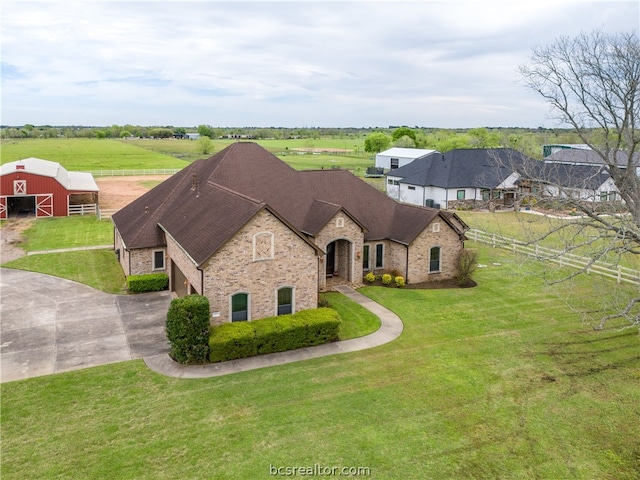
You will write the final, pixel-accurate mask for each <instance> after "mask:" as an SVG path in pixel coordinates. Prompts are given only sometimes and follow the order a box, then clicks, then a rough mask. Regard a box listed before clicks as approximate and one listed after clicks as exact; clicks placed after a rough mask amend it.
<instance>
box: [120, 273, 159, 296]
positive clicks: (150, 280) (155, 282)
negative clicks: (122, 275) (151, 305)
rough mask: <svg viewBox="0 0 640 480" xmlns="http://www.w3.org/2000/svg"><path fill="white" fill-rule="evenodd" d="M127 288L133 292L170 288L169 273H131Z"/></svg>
mask: <svg viewBox="0 0 640 480" xmlns="http://www.w3.org/2000/svg"><path fill="white" fill-rule="evenodd" d="M127 288H128V289H129V291H130V292H133V293H143V292H158V291H160V290H166V289H167V288H169V275H167V274H166V273H147V274H145V275H129V276H128V277H127Z"/></svg>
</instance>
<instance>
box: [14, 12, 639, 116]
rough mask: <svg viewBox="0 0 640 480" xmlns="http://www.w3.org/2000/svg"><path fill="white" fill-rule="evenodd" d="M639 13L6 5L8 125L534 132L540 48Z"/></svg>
mask: <svg viewBox="0 0 640 480" xmlns="http://www.w3.org/2000/svg"><path fill="white" fill-rule="evenodd" d="M639 12H640V6H639V5H638V3H637V2H635V1H622V2H607V1H604V2H593V1H578V0H574V1H566V0H565V1H561V0H560V1H549V0H540V1H536V2H511V3H505V2H473V1H462V0H459V1H458V0H456V1H449V2H428V1H421V2H416V1H414V2H304V1H298V2H252V3H248V2H217V1H213V2H206V1H199V2H153V1H142V2H140V1H139V2H124V1H103V2H102V1H99V2H95V1H94V2H62V1H48V2H42V3H35V2H29V1H26V2H25V1H19V2H18V1H12V0H10V1H9V2H5V5H4V7H3V15H2V32H3V38H2V41H3V52H2V63H3V69H2V83H3V93H2V112H3V113H2V123H4V124H23V123H34V124H47V123H48V124H63V123H74V124H80V123H89V124H105V125H106V124H113V123H141V124H149V125H151V124H162V125H168V124H173V125H197V124H199V123H209V124H212V125H221V126H227V125H255V126H263V125H264V126H296V125H303V124H304V125H316V126H348V125H354V126H376V125H379V126H384V125H389V124H399V123H401V124H409V125H429V126H442V127H455V126H461V127H464V126H479V125H488V126H492V125H496V126H538V125H541V124H543V123H544V122H545V118H546V112H547V107H546V106H545V105H544V104H542V103H541V102H535V99H534V97H532V95H531V93H530V92H527V91H526V90H525V89H524V87H523V86H522V85H521V84H519V83H518V82H517V79H518V77H517V73H516V68H517V66H518V65H519V64H521V63H523V62H526V60H527V55H528V53H529V52H530V51H531V49H532V47H534V46H535V45H538V44H546V43H550V42H551V41H553V39H554V38H555V37H557V36H559V35H575V34H577V33H579V32H580V31H581V30H584V31H590V30H593V29H597V28H601V29H604V30H607V31H622V30H624V31H628V30H631V29H636V30H637V27H638V14H639Z"/></svg>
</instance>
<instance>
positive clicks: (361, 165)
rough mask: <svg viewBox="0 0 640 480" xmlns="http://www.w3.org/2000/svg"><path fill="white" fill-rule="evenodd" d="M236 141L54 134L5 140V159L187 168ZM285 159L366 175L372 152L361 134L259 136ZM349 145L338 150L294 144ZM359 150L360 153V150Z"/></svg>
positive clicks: (299, 165) (86, 166) (85, 166)
mask: <svg viewBox="0 0 640 480" xmlns="http://www.w3.org/2000/svg"><path fill="white" fill-rule="evenodd" d="M233 142H234V140H214V141H213V145H214V151H213V152H212V153H211V154H208V155H203V154H200V153H198V151H197V146H198V142H197V141H194V140H176V139H136V140H112V139H93V138H88V139H87V138H70V139H66V138H65V139H63V138H54V139H23V140H4V141H3V142H2V157H1V158H2V163H7V162H11V161H14V160H19V159H22V158H28V157H36V158H42V159H45V160H51V161H54V162H58V163H60V164H61V165H62V166H64V167H65V168H66V169H67V170H77V171H98V170H142V169H165V168H166V169H173V168H183V167H185V166H186V165H187V164H189V163H190V162H192V161H195V160H198V159H200V158H207V157H209V156H211V155H213V154H215V153H216V152H219V151H220V150H222V149H224V148H225V147H227V146H228V145H230V144H231V143H233ZM256 143H258V144H260V145H262V146H264V147H265V148H266V149H267V150H269V151H270V152H271V153H273V154H275V155H277V156H278V157H279V158H280V159H281V160H283V161H285V162H287V163H288V164H289V165H291V166H292V167H293V168H295V169H297V170H309V169H318V170H319V169H322V168H332V167H339V168H344V169H348V170H351V171H352V172H353V173H355V174H356V175H358V176H364V173H365V171H366V169H367V167H370V166H373V160H371V159H370V155H369V154H365V153H364V147H363V144H364V140H363V138H362V139H355V140H354V139H348V141H347V140H343V139H318V140H312V139H305V140H303V139H300V140H293V139H292V140H256ZM297 148H300V149H311V148H315V149H327V150H343V149H345V150H349V151H347V152H342V153H339V154H334V153H331V152H322V151H317V152H315V153H311V152H303V151H297V150H295V149H297ZM356 152H357V153H356Z"/></svg>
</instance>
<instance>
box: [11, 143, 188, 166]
mask: <svg viewBox="0 0 640 480" xmlns="http://www.w3.org/2000/svg"><path fill="white" fill-rule="evenodd" d="M29 157H36V158H42V159H44V160H51V161H53V162H58V163H60V164H61V165H62V166H63V167H64V168H66V169H67V170H72V171H73V170H76V171H91V170H123V169H125V170H135V169H154V168H183V167H184V166H185V165H187V162H185V161H184V160H180V159H178V158H175V157H172V156H170V155H166V154H162V153H158V152H154V151H152V150H148V149H146V148H143V147H140V146H138V145H135V144H133V143H129V142H125V141H118V140H110V139H93V138H70V139H66V138H53V139H45V138H32V139H24V140H5V141H3V142H2V163H7V162H12V161H14V160H20V159H22V158H29Z"/></svg>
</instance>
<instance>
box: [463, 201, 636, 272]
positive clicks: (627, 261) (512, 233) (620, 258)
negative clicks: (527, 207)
mask: <svg viewBox="0 0 640 480" xmlns="http://www.w3.org/2000/svg"><path fill="white" fill-rule="evenodd" d="M456 214H457V215H458V216H459V217H460V218H462V220H464V222H466V223H467V224H468V225H469V226H470V227H472V228H477V229H479V230H484V231H486V232H488V233H495V234H496V235H501V236H504V237H508V238H513V239H516V240H520V241H523V242H527V241H532V240H534V239H541V240H540V241H538V242H536V243H538V244H540V245H541V246H544V247H548V248H553V249H557V250H563V249H567V251H570V252H571V253H575V254H576V255H583V256H589V257H591V256H593V255H594V252H597V251H598V250H599V249H600V248H601V247H602V241H594V239H595V238H597V237H598V236H599V235H601V233H600V232H597V231H596V230H595V229H592V228H581V227H579V226H578V225H576V226H575V228H563V229H561V230H557V229H558V227H559V226H560V225H566V224H569V225H571V224H574V223H576V218H572V217H566V218H564V219H559V218H552V217H545V216H541V215H535V214H531V213H527V212H523V211H521V212H513V211H511V212H495V213H490V212H470V211H457V212H456ZM553 229H556V230H557V231H556V232H554V233H552V234H550V235H549V232H550V231H552V230H553ZM579 242H583V243H585V246H584V247H581V248H576V249H575V250H573V246H574V245H576V244H578V243H579ZM586 244H589V245H586ZM603 260H605V261H608V262H610V263H612V264H614V265H617V264H618V263H619V264H620V265H622V266H623V267H627V268H634V269H637V270H640V255H633V254H630V253H627V254H624V255H619V254H617V253H616V252H615V251H612V252H610V253H609V254H608V255H607V257H606V258H604V259H603Z"/></svg>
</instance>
